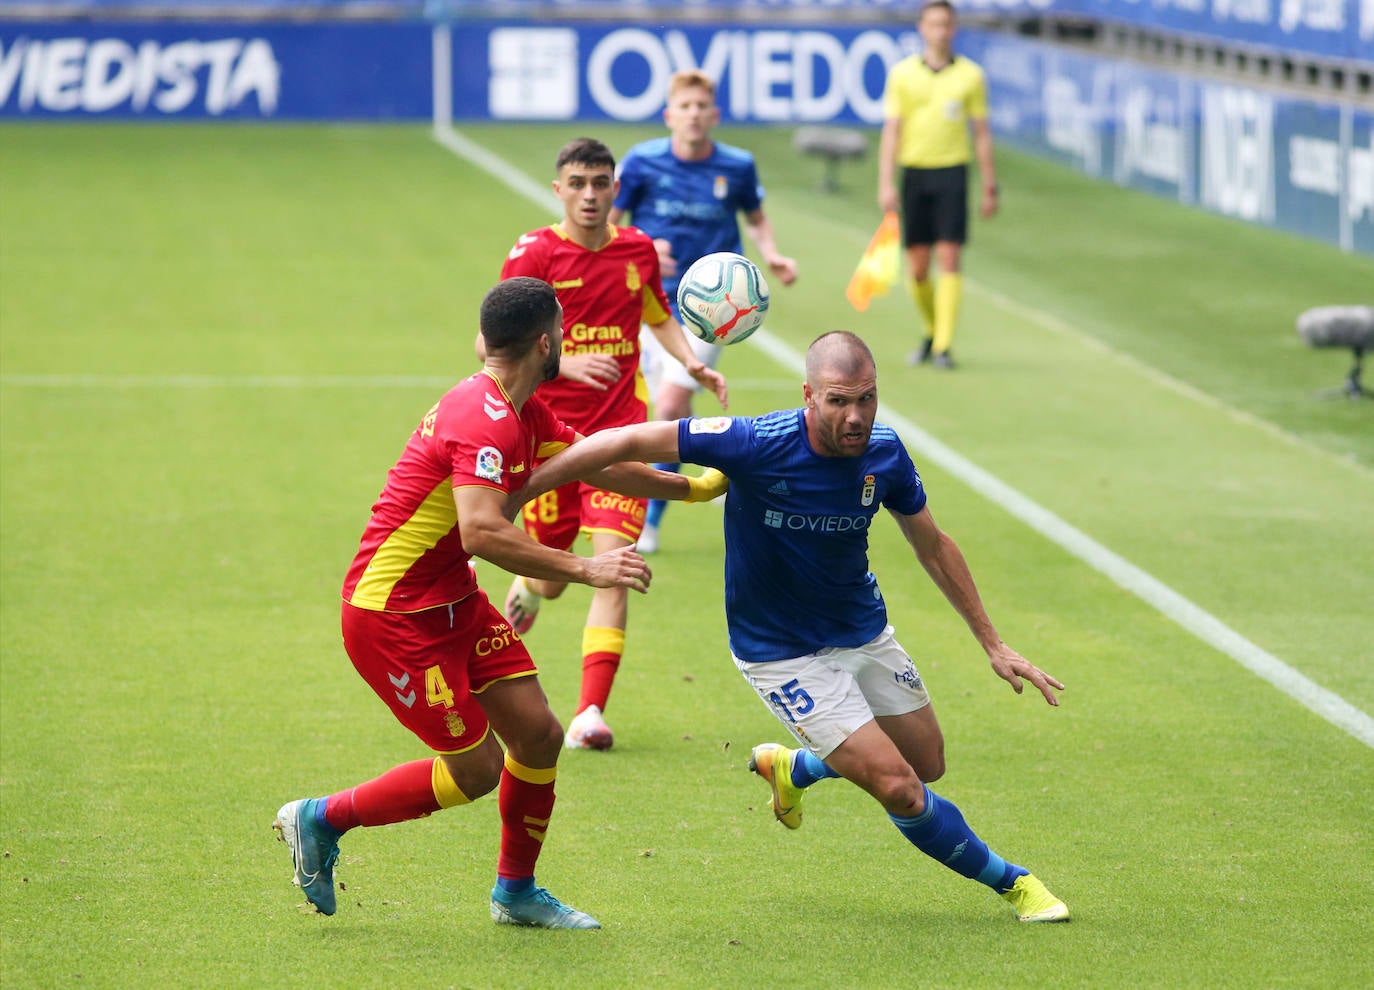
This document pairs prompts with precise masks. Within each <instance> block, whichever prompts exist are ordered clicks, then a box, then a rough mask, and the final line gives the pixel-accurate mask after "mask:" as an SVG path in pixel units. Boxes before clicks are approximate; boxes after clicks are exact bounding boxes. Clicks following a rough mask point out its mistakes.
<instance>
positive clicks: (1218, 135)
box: [0, 20, 1374, 255]
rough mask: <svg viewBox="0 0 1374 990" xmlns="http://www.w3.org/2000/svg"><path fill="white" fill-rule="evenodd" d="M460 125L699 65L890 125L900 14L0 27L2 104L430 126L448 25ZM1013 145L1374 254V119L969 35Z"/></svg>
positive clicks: (748, 109) (625, 95)
mask: <svg viewBox="0 0 1374 990" xmlns="http://www.w3.org/2000/svg"><path fill="white" fill-rule="evenodd" d="M436 33H438V34H440V35H446V36H448V37H449V38H450V41H451V52H452V57H451V64H450V66H449V68H450V70H451V74H452V80H453V83H452V92H451V98H452V109H453V117H454V119H455V120H458V121H463V120H507V121H558V120H567V121H585V122H595V121H642V120H652V119H657V118H658V115H659V112H660V110H661V109H662V105H663V94H664V92H665V90H666V84H667V78H668V76H669V74H671V73H672V72H673V71H675V70H677V69H681V68H698V67H699V68H703V69H704V70H705V71H706V72H707V73H708V74H709V75H711V76H712V77H713V78H716V79H718V80H719V83H720V90H719V99H720V102H721V106H722V109H723V111H724V116H725V118H726V120H728V121H730V122H732V123H738V124H793V123H827V124H832V123H833V124H846V125H851V126H858V127H867V128H876V127H877V125H879V124H880V123H881V120H882V107H881V96H882V86H883V79H884V77H885V74H886V71H887V69H888V67H889V66H890V65H892V64H893V63H894V62H895V61H896V60H897V59H899V58H901V57H903V56H904V55H906V54H908V53H911V52H914V51H915V49H916V44H917V39H916V36H915V33H914V32H913V31H911V30H905V29H902V28H887V27H877V26H873V27H866V28H842V29H826V28H822V27H817V26H806V25H796V26H785V25H783V26H772V25H759V26H739V25H707V24H691V25H687V24H683V25H681V26H672V27H666V28H663V29H661V30H657V31H649V30H647V29H645V28H643V27H640V26H627V25H625V24H619V23H618V24H598V23H585V22H568V23H556V22H555V23H538V24H532V23H530V22H528V21H500V20H479V21H472V22H463V23H454V24H453V25H451V26H440V27H434V28H432V27H431V26H430V25H429V24H427V23H425V22H422V21H389V22H388V21H383V22H369V23H353V22H338V21H333V22H330V21H314V22H274V23H266V24H263V23H257V24H250V23H240V22H221V23H214V22H198V21H192V22H166V21H150V22H129V21H122V22H117V23H115V22H111V23H100V22H88V21H67V22H60V23H52V22H49V23H42V24H39V23H32V22H3V21H0V119H10V120H14V119H73V118H82V119H125V120H128V119H140V120H146V119H235V120H429V119H430V118H431V115H432V112H433V79H434V73H433V66H432V58H431V53H432V51H433V50H434V49H433V47H432V45H433V40H434V36H435V34H436ZM959 46H960V49H961V50H962V51H964V52H965V53H966V54H968V55H969V56H970V57H972V58H974V59H976V60H977V61H979V62H980V63H981V64H982V65H983V66H984V69H985V70H986V72H987V75H988V84H989V96H990V104H991V107H992V118H993V119H992V122H993V128H994V131H995V133H996V134H997V135H998V139H999V140H1000V141H1003V142H1006V143H1008V144H1011V145H1015V146H1017V147H1020V148H1023V149H1026V150H1028V151H1032V152H1035V153H1037V154H1039V155H1042V156H1045V157H1048V158H1051V159H1053V160H1056V161H1059V162H1062V163H1064V164H1067V165H1071V166H1073V167H1074V168H1077V169H1079V170H1081V171H1083V172H1086V173H1088V174H1089V175H1093V176H1096V177H1099V178H1102V179H1107V180H1110V181H1113V182H1116V183H1118V184H1120V185H1124V186H1130V187H1132V188H1136V189H1141V190H1144V191H1147V192H1150V193H1153V194H1155V195H1158V196H1163V197H1167V198H1170V199H1174V200H1178V201H1180V202H1184V203H1189V204H1195V205H1198V206H1201V207H1203V208H1205V209H1208V210H1211V211H1212V212H1215V213H1220V214H1223V215H1225V216H1230V217H1236V218H1238V219H1243V220H1248V221H1252V222H1255V223H1260V224H1265V225H1268V226H1273V227H1278V228H1281V229H1285V230H1290V231H1294V232H1296V233H1300V234H1304V235H1307V236H1310V237H1315V238H1319V239H1322V240H1326V241H1329V242H1331V243H1333V244H1336V245H1340V246H1341V247H1343V248H1345V249H1346V250H1353V251H1358V252H1361V253H1366V254H1371V255H1374V113H1372V112H1371V111H1370V110H1369V109H1368V108H1365V107H1356V106H1354V105H1353V104H1351V103H1348V102H1344V103H1338V102H1334V101H1333V102H1320V101H1315V100H1307V99H1297V98H1291V97H1288V96H1281V95H1278V94H1276V93H1273V92H1270V91H1266V90H1261V89H1258V88H1253V87H1246V86H1242V85H1238V84H1233V83H1227V82H1221V81H1214V80H1210V79H1202V78H1197V77H1192V76H1187V75H1182V74H1179V73H1173V72H1167V71H1163V70H1158V69H1151V68H1147V67H1144V66H1141V65H1138V64H1134V63H1129V62H1121V61H1111V60H1107V59H1103V58H1099V57H1096V56H1093V55H1090V54H1086V53H1083V52H1080V51H1077V50H1071V49H1067V48H1063V47H1057V46H1053V45H1049V44H1045V43H1043V42H1039V41H1036V40H1033V39H1026V38H1019V37H1014V36H1009V35H1000V34H992V33H988V32H982V31H977V30H973V29H966V30H964V31H961V32H960V35H959Z"/></svg>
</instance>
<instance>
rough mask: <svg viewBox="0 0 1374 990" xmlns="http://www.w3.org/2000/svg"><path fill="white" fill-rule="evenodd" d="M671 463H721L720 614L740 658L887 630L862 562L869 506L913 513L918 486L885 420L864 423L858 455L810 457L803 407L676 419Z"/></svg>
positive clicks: (921, 503) (795, 651)
mask: <svg viewBox="0 0 1374 990" xmlns="http://www.w3.org/2000/svg"><path fill="white" fill-rule="evenodd" d="M678 446H679V452H680V454H681V456H682V460H683V461H685V462H688V463H692V464H701V465H705V466H707V467H714V468H717V469H719V470H721V471H723V472H724V473H725V474H726V475H727V476H728V477H729V478H730V491H729V494H728V495H727V496H726V498H725V618H726V625H727V627H728V628H729V633H730V649H731V651H732V652H733V653H734V654H735V656H737V657H739V658H740V659H741V660H747V661H751V662H755V663H757V662H763V661H768V660H786V659H789V658H791V657H799V656H803V655H805V654H808V653H814V652H816V651H817V650H820V649H824V648H826V647H831V646H840V647H855V646H862V645H863V644H864V643H867V642H868V641H869V640H871V639H873V638H874V637H875V636H877V635H878V634H879V633H881V632H882V631H883V629H885V628H886V627H887V606H886V605H885V604H884V603H883V596H882V593H881V592H880V591H879V590H878V580H877V578H875V577H874V576H873V574H872V572H871V571H870V570H869V569H868V530H869V527H870V526H871V525H872V522H873V517H874V516H875V515H877V512H878V509H879V508H886V509H891V510H892V511H894V512H899V513H901V514H903V515H915V514H916V513H917V512H920V511H921V509H922V508H924V507H925V504H926V493H925V489H924V488H923V487H922V486H921V478H920V475H918V474H917V472H916V466H915V465H914V464H912V462H911V457H910V455H908V454H907V451H906V447H905V446H904V445H903V444H902V441H901V440H900V439H899V438H898V436H897V434H896V432H895V431H893V430H892V428H891V427H887V426H883V425H882V424H880V423H875V424H873V432H872V435H871V436H870V438H869V441H868V449H867V450H865V451H864V453H863V454H862V455H861V456H859V457H822V456H821V455H819V454H817V453H816V452H815V451H814V450H813V449H812V448H811V444H810V441H808V439H807V437H806V422H805V418H804V410H802V409H789V410H783V411H780V412H773V413H768V414H767V415H764V416H758V417H747V416H738V417H734V418H730V417H714V418H697V419H684V420H681V421H680V422H679V424H678Z"/></svg>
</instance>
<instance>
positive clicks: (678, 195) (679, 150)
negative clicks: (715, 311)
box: [611, 69, 797, 553]
mask: <svg viewBox="0 0 1374 990" xmlns="http://www.w3.org/2000/svg"><path fill="white" fill-rule="evenodd" d="M663 120H664V123H666V124H667V125H668V136H667V137H663V138H655V139H654V140H652V141H645V142H643V143H641V144H637V145H635V146H634V147H633V148H631V149H630V150H629V152H628V153H627V154H626V155H625V158H624V160H623V161H622V162H621V164H620V173H619V179H620V191H619V192H618V193H617V194H616V197H615V206H614V207H613V208H612V210H611V223H620V221H621V219H622V218H623V217H624V216H625V214H627V213H628V214H629V215H630V218H631V220H632V222H633V223H634V225H635V226H636V227H638V228H639V229H640V230H642V231H644V233H646V234H648V235H649V236H650V237H652V238H653V239H654V246H655V247H656V248H657V249H658V255H659V266H660V268H661V269H662V272H663V288H664V290H665V291H666V292H667V293H668V300H669V302H671V303H672V307H673V316H674V318H677V316H678V312H677V283H678V279H679V278H680V277H681V275H682V274H683V273H684V272H686V271H687V269H688V268H689V267H691V265H692V262H694V261H696V260H697V259H698V258H703V257H705V256H706V255H708V254H715V253H716V252H717V251H733V252H734V253H735V254H743V253H744V248H743V246H742V244H741V243H740V234H739V220H738V217H739V215H740V214H743V215H744V221H745V226H746V228H747V229H748V231H749V238H750V240H752V241H753V242H754V245H755V246H756V247H757V248H758V250H759V255H760V256H761V258H762V260H763V264H764V266H765V267H766V268H767V269H768V272H769V274H770V276H771V277H772V278H773V279H774V281H775V283H780V284H782V285H791V284H792V283H793V282H795V281H796V280H797V263H796V262H795V261H793V260H792V259H791V258H788V257H784V256H783V255H781V254H779V253H778V248H777V245H776V244H775V243H774V240H773V226H772V224H771V223H769V221H768V217H767V216H766V215H765V214H764V212H763V186H762V185H760V184H759V177H758V171H757V170H756V169H755V167H754V156H753V155H751V154H750V153H749V152H747V151H745V150H743V149H742V148H735V147H732V146H730V145H728V144H723V143H721V142H719V141H715V140H713V139H712V138H711V129H712V128H713V127H715V125H716V124H717V123H718V122H719V121H720V108H719V107H717V106H716V88H715V84H714V83H712V82H711V80H710V78H709V77H708V76H706V75H705V74H703V73H701V72H699V71H697V70H694V69H688V70H684V71H682V72H677V73H674V74H673V77H672V79H671V80H670V81H669V83H668V103H667V106H666V107H664V110H663ZM679 322H681V321H679ZM689 336H690V335H689ZM642 339H643V340H644V355H643V363H644V368H645V372H646V374H647V375H648V376H649V378H650V381H651V382H652V383H653V384H652V387H653V400H654V418H655V419H681V418H682V417H684V416H690V415H691V414H692V395H693V394H694V393H695V392H696V391H697V390H698V389H699V388H700V387H701V386H699V385H698V384H697V383H696V382H695V381H694V380H693V379H692V378H691V377H690V376H689V375H688V374H687V372H686V369H684V368H683V367H682V365H681V364H679V363H678V362H677V361H675V360H674V359H673V358H672V357H670V356H669V355H668V354H667V353H665V352H664V351H663V349H662V348H660V347H658V346H657V341H655V340H654V339H653V335H652V334H646V335H644V337H643V338H642ZM690 342H691V344H692V351H693V353H694V354H695V355H696V356H697V357H698V358H700V359H701V360H702V361H704V362H705V363H706V365H707V366H708V367H711V368H714V367H715V366H716V362H717V361H719V360H720V355H721V351H722V348H720V347H718V346H716V345H715V344H711V343H708V342H707V341H702V340H697V339H696V338H690ZM660 466H661V467H664V468H667V469H670V470H672V469H675V468H676V465H671V464H664V465H660ZM664 506H665V503H664V502H663V501H661V500H655V501H653V502H651V503H650V504H649V512H648V516H647V518H646V519H645V525H644V531H643V532H642V533H641V534H640V536H639V542H638V543H637V547H638V549H639V551H640V552H641V553H653V552H654V551H655V550H657V549H658V527H659V523H660V521H661V520H662V518H663V509H664Z"/></svg>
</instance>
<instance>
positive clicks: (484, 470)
mask: <svg viewBox="0 0 1374 990" xmlns="http://www.w3.org/2000/svg"><path fill="white" fill-rule="evenodd" d="M473 473H474V474H476V475H477V477H479V478H484V479H486V480H487V481H495V482H497V483H500V481H501V451H499V450H497V449H496V448H495V447H483V448H482V449H481V450H479V451H478V452H477V469H476V471H475V472H473Z"/></svg>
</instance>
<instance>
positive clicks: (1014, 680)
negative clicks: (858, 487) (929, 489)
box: [892, 508, 1064, 706]
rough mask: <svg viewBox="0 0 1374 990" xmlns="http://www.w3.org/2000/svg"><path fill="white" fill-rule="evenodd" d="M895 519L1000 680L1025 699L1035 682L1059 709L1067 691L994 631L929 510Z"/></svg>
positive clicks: (963, 564) (958, 555)
mask: <svg viewBox="0 0 1374 990" xmlns="http://www.w3.org/2000/svg"><path fill="white" fill-rule="evenodd" d="M892 515H893V518H895V519H896V520H897V525H898V526H899V527H900V528H901V530H902V535H903V536H905V537H906V540H907V542H908V543H910V544H911V548H912V549H913V550H914V551H915V552H916V559H917V560H919V561H920V562H921V566H922V567H924V568H925V570H926V573H927V574H929V575H930V579H931V580H932V581H933V582H934V583H935V586H936V587H937V588H939V589H940V591H941V593H942V594H944V596H945V598H946V599H948V600H949V603H950V604H951V605H952V606H954V610H955V611H956V612H958V613H959V615H960V616H961V617H962V618H963V620H964V622H965V623H967V624H968V627H969V630H970V631H971V632H972V633H973V635H974V638H975V639H977V640H978V644H979V645H980V646H981V647H982V648H983V651H984V652H985V653H986V654H987V655H988V662H989V663H990V664H991V665H992V669H993V672H994V673H995V674H997V676H998V677H1000V678H1002V680H1004V681H1006V682H1007V683H1008V684H1010V685H1011V688H1012V690H1013V691H1015V692H1016V693H1017V694H1020V693H1021V692H1022V690H1023V689H1024V687H1025V685H1024V684H1022V680H1023V679H1024V680H1027V681H1030V683H1031V684H1032V685H1034V686H1035V688H1036V689H1037V690H1038V691H1039V692H1040V694H1041V695H1043V696H1044V698H1045V701H1046V702H1048V703H1049V704H1050V705H1054V706H1057V705H1058V704H1059V697H1058V695H1056V694H1055V691H1056V690H1059V691H1062V690H1064V685H1063V684H1062V683H1060V682H1059V680H1057V679H1056V678H1054V677H1053V676H1051V675H1050V674H1047V673H1046V672H1045V671H1043V670H1041V669H1040V668H1039V667H1037V666H1035V664H1033V663H1031V662H1030V661H1029V660H1027V659H1026V658H1025V657H1023V656H1021V654H1019V653H1017V652H1016V651H1015V650H1013V649H1012V648H1011V647H1010V646H1008V645H1007V644H1006V643H1004V642H1003V641H1002V637H1001V636H999V635H998V634H997V630H996V629H995V628H994V627H993V624H992V619H990V618H989V617H988V613H987V610H986V609H984V608H983V602H982V599H981V598H980V597H979V595H978V588H977V586H976V585H975V584H974V582H973V574H972V573H971V572H970V571H969V568H968V562H967V561H966V560H965V559H964V555H963V552H962V551H960V549H959V546H958V544H956V543H955V542H954V540H953V538H952V537H950V535H949V534H948V533H946V532H944V531H943V530H942V529H940V527H939V526H937V525H936V523H935V519H934V517H933V516H932V515H931V514H930V509H929V508H923V509H921V511H920V512H918V513H916V514H915V515H914V516H908V515H902V514H901V513H896V512H894V513H893V514H892Z"/></svg>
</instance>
